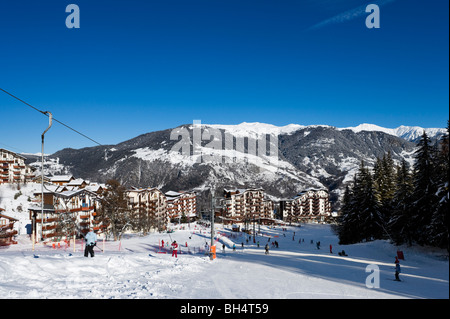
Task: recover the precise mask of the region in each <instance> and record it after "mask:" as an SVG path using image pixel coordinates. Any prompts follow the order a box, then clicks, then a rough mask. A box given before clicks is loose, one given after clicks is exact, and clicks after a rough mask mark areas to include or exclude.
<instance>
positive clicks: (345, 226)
mask: <svg viewBox="0 0 450 319" xmlns="http://www.w3.org/2000/svg"><path fill="white" fill-rule="evenodd" d="M353 185H354V184H353ZM358 225H359V221H358V215H357V214H356V213H355V210H354V209H353V191H352V189H351V187H350V186H349V185H347V186H346V187H345V192H344V196H343V198H342V207H341V212H340V215H339V218H338V226H337V234H338V237H339V244H341V245H346V244H353V243H356V242H358Z"/></svg>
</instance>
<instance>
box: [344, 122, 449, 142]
mask: <svg viewBox="0 0 450 319" xmlns="http://www.w3.org/2000/svg"><path fill="white" fill-rule="evenodd" d="M340 130H352V131H354V132H356V133H358V132H361V131H377V132H384V133H386V134H390V135H394V136H398V137H401V138H403V139H405V140H407V141H411V142H416V141H418V140H419V139H420V137H421V136H422V135H423V132H424V131H425V132H426V133H427V135H428V136H429V137H430V138H431V139H434V140H435V139H438V138H440V137H441V136H442V135H444V134H445V132H446V130H445V129H444V128H423V127H419V126H404V125H401V126H399V127H397V128H385V127H381V126H378V125H375V124H360V125H358V126H356V127H346V128H341V129H340Z"/></svg>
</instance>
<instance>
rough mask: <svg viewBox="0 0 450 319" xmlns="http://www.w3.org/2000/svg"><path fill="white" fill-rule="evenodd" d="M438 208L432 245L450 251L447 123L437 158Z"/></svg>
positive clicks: (434, 214) (431, 223)
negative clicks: (445, 133)
mask: <svg viewBox="0 0 450 319" xmlns="http://www.w3.org/2000/svg"><path fill="white" fill-rule="evenodd" d="M437 171H438V176H437V180H438V185H437V201H438V203H437V207H436V210H435V211H434V213H433V215H432V217H431V222H430V227H429V235H430V238H431V244H433V245H434V246H438V247H441V248H447V251H450V249H449V216H448V215H449V180H450V171H449V124H448V122H447V135H445V136H444V137H443V138H442V139H441V142H440V149H439V152H438V156H437Z"/></svg>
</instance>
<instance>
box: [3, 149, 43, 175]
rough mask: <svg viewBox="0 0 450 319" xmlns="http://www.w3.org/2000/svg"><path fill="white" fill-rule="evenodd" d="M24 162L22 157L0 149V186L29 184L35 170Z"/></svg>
mask: <svg viewBox="0 0 450 319" xmlns="http://www.w3.org/2000/svg"><path fill="white" fill-rule="evenodd" d="M25 160H26V158H25V157H23V156H22V155H19V154H16V153H14V152H11V151H8V150H5V149H3V148H0V184H5V183H10V184H12V183H27V182H30V181H31V180H32V179H33V178H34V171H35V169H34V168H33V167H31V166H29V165H26V164H25Z"/></svg>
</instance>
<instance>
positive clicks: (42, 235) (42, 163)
mask: <svg viewBox="0 0 450 319" xmlns="http://www.w3.org/2000/svg"><path fill="white" fill-rule="evenodd" d="M44 114H45V115H48V127H47V129H46V130H45V131H44V133H42V135H41V137H42V145H41V240H42V241H43V240H44V135H45V133H47V131H48V130H49V129H50V127H52V121H53V115H52V113H51V112H48V111H47V112H44ZM37 237H38V235H37V227H36V238H37Z"/></svg>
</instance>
